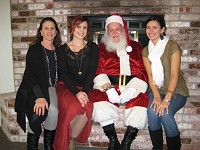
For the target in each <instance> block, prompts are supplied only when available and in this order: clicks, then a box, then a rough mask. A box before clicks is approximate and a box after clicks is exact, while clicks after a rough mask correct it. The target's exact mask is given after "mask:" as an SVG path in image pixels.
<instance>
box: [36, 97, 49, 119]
mask: <svg viewBox="0 0 200 150" xmlns="http://www.w3.org/2000/svg"><path fill="white" fill-rule="evenodd" d="M45 109H47V110H48V109H49V106H48V103H47V101H46V99H45V98H38V99H36V101H35V106H34V108H33V111H34V112H35V113H36V114H37V115H39V116H40V115H44V113H45Z"/></svg>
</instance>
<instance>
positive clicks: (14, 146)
mask: <svg viewBox="0 0 200 150" xmlns="http://www.w3.org/2000/svg"><path fill="white" fill-rule="evenodd" d="M0 150H26V143H21V142H10V140H9V139H8V138H7V136H6V135H5V133H4V132H3V130H2V129H1V127H0ZM39 150H44V148H43V144H39ZM77 150H106V149H105V148H104V149H103V148H88V147H77Z"/></svg>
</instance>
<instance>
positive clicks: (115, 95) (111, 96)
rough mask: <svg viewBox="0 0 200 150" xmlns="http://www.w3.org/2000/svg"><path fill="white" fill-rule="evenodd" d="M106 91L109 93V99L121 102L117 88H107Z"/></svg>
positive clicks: (112, 101) (113, 101)
mask: <svg viewBox="0 0 200 150" xmlns="http://www.w3.org/2000/svg"><path fill="white" fill-rule="evenodd" d="M106 93H107V95H108V99H109V101H110V102H111V103H120V99H119V95H118V93H117V91H116V90H115V88H111V89H109V90H107V91H106Z"/></svg>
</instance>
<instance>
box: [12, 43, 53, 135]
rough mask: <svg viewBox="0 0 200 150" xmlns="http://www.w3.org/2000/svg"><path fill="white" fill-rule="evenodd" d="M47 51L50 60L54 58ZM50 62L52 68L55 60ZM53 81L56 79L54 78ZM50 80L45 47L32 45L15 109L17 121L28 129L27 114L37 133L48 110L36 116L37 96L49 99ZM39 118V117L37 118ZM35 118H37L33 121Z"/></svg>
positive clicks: (39, 44)
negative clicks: (42, 114) (34, 108)
mask: <svg viewBox="0 0 200 150" xmlns="http://www.w3.org/2000/svg"><path fill="white" fill-rule="evenodd" d="M49 53H52V52H47V55H48V56H49V59H50V61H51V60H53V55H52V54H49ZM51 64H52V62H51V63H50V69H51V68H52V65H55V62H53V64H52V65H51ZM51 72H52V78H55V69H51ZM52 81H53V82H54V81H55V79H53V80H52ZM48 87H49V80H48V72H47V64H46V58H45V52H44V47H43V46H42V45H41V43H37V44H35V45H32V46H31V47H30V48H29V50H28V52H27V55H26V69H25V72H24V76H23V79H22V82H21V84H20V87H19V89H18V91H17V95H16V101H15V111H16V112H17V122H18V124H19V125H20V126H21V127H22V129H23V130H24V131H26V122H25V121H26V118H25V114H26V115H27V117H28V119H29V125H30V126H31V127H32V128H31V129H32V130H33V131H34V133H35V134H38V135H39V134H40V133H41V125H40V124H41V123H42V122H43V121H44V120H45V119H46V116H47V110H46V111H45V115H44V116H40V117H35V118H34V114H35V113H34V112H33V107H34V105H35V102H34V101H35V100H36V99H37V98H45V99H46V100H47V102H48V104H49V103H50V100H49V92H48ZM36 118H38V119H36ZM33 119H35V120H34V121H33Z"/></svg>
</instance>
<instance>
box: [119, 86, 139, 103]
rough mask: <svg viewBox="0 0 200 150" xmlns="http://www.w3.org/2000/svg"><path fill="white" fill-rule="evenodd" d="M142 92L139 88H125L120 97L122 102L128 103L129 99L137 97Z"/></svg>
mask: <svg viewBox="0 0 200 150" xmlns="http://www.w3.org/2000/svg"><path fill="white" fill-rule="evenodd" d="M139 93H140V92H139V91H138V90H136V89H135V88H127V89H126V90H124V91H123V92H122V93H121V94H120V96H119V98H120V102H121V103H122V104H123V103H126V102H128V101H130V100H131V99H133V98H135V97H137V96H138V94H139Z"/></svg>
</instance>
